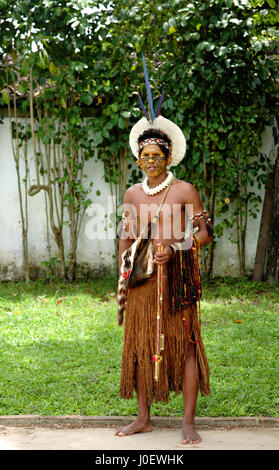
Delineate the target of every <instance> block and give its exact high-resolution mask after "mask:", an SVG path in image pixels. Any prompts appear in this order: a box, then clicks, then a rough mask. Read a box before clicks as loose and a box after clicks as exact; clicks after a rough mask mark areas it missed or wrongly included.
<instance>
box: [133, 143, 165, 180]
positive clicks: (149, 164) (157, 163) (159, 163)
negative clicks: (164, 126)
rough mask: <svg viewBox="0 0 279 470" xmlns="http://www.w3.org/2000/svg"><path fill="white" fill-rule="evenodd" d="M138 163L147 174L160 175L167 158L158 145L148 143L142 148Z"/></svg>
mask: <svg viewBox="0 0 279 470" xmlns="http://www.w3.org/2000/svg"><path fill="white" fill-rule="evenodd" d="M138 165H139V166H140V168H141V169H142V170H143V171H145V173H146V174H147V176H152V177H155V176H159V175H161V174H162V173H163V172H164V171H165V170H166V167H167V165H168V160H167V158H166V156H165V154H164V152H163V151H162V150H161V149H160V147H159V145H156V144H150V145H146V147H144V148H143V149H142V152H141V156H140V158H139V160H138Z"/></svg>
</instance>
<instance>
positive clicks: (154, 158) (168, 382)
mask: <svg viewBox="0 0 279 470" xmlns="http://www.w3.org/2000/svg"><path fill="white" fill-rule="evenodd" d="M151 114H152V113H151ZM145 115H146V117H144V118H142V119H141V120H140V121H138V123H136V124H135V125H134V127H133V129H132V131H131V134H130V146H131V148H132V151H133V153H134V155H135V156H136V158H137V163H138V165H139V166H140V168H141V169H142V170H143V171H144V172H145V173H146V178H145V180H144V182H143V183H139V184H135V185H134V186H132V187H131V188H129V189H128V190H127V191H126V194H125V197H124V208H125V207H132V208H133V209H134V210H133V211H129V210H128V211H125V213H124V217H123V227H124V228H123V234H122V235H123V236H121V237H120V245H119V268H120V272H121V265H122V263H123V259H122V258H123V254H125V253H126V250H128V249H129V248H130V247H131V245H132V244H133V243H134V241H135V238H136V237H137V236H138V234H139V233H140V231H141V228H142V226H143V225H144V224H146V223H147V222H149V221H150V220H152V219H153V218H154V214H155V212H156V210H157V209H158V206H159V205H160V203H161V200H162V198H163V195H164V193H165V191H166V188H168V186H169V184H170V186H169V189H168V193H167V195H166V199H165V201H164V204H163V206H162V210H161V211H160V214H159V218H158V223H157V227H156V231H155V234H153V240H152V243H153V249H154V271H153V274H152V275H151V277H150V279H148V280H147V281H145V282H144V283H143V284H142V285H140V286H138V287H135V288H130V289H128V297H127V303H126V307H125V308H126V314H125V324H124V344H123V353H122V371H121V384H120V396H121V397H122V398H127V399H128V398H132V397H133V390H134V388H135V389H136V392H137V400H138V416H137V418H136V420H135V421H134V422H133V423H132V424H130V425H128V426H126V427H124V428H122V429H120V430H118V431H117V432H116V433H115V435H117V436H119V437H122V436H127V435H131V434H135V433H138V432H148V431H151V430H152V427H151V421H150V405H151V403H152V402H153V401H163V402H167V401H168V399H169V392H170V390H174V391H176V393H179V392H180V391H181V390H182V392H183V397H184V418H183V439H182V443H183V444H188V443H189V444H196V443H198V442H200V436H199V434H198V433H197V432H196V429H195V424H194V417H195V409H196V401H197V394H198V389H200V392H201V393H202V395H206V394H208V393H209V367H208V363H207V359H206V355H205V351H204V347H203V343H202V340H201V337H200V331H199V327H198V318H197V317H198V312H197V305H196V303H195V302H193V303H191V302H190V304H189V305H188V303H187V302H186V303H185V302H184V303H182V307H181V306H180V308H179V309H178V308H176V311H175V314H174V315H172V314H171V311H170V310H171V309H170V300H171V299H170V297H169V292H174V290H173V289H172V290H171V289H170V288H171V286H172V283H175V282H176V280H177V279H176V278H177V277H178V276H179V273H178V272H177V273H176V272H175V273H174V274H172V273H171V271H170V270H169V269H168V266H170V264H171V262H172V260H173V259H174V258H175V256H176V254H175V251H176V249H177V247H179V249H181V248H182V249H185V242H184V235H185V230H186V221H185V219H187V217H189V214H187V210H186V208H189V207H190V208H192V211H193V215H195V214H201V213H202V205H201V201H200V197H199V194H198V192H197V191H196V189H195V188H194V187H193V186H192V185H191V184H189V183H186V182H184V181H181V180H177V179H175V178H174V177H173V175H172V173H171V172H170V171H168V169H167V167H168V166H169V165H171V164H172V165H174V166H175V165H177V164H178V163H179V162H180V161H181V160H182V158H183V156H184V153H185V150H186V141H185V138H184V135H183V133H182V131H181V129H180V128H179V127H178V126H176V125H175V124H174V123H172V122H171V121H169V120H168V119H166V118H164V117H163V116H158V115H156V116H154V114H153V119H152V118H151V119H148V116H147V114H146V113H145ZM153 220H154V219H153ZM205 220H208V219H206V217H205V214H204V212H203V216H202V217H201V218H199V217H198V224H197V229H199V231H198V233H197V234H196V239H198V241H199V244H200V245H204V244H206V243H208V242H210V241H211V239H212V237H211V233H210V231H208V228H207V225H206V223H205ZM179 242H183V243H184V245H181V244H179ZM160 246H162V247H163V251H160V250H159V247H160ZM183 247H184V248H183ZM193 248H194V247H193ZM190 250H191V248H190ZM188 252H190V251H189V245H188ZM188 252H187V253H188ZM177 253H178V256H180V255H179V252H177ZM185 253H186V251H185ZM191 253H193V252H191ZM179 259H180V258H179ZM181 259H182V257H181ZM158 266H162V269H163V278H162V283H163V284H162V286H163V311H162V318H161V320H160V321H161V323H162V325H161V328H162V332H163V333H164V347H163V351H162V353H161V357H160V364H159V377H158V380H156V378H155V377H154V361H153V359H154V358H155V359H154V360H157V359H158V360H159V358H158V357H156V354H155V351H156V341H157V342H158V334H157V333H158V331H157V328H156V325H157V323H156V321H157V320H156V309H157V301H158V291H157V272H158ZM184 271H185V269H184ZM181 273H182V272H181ZM190 274H191V273H190ZM190 288H191V286H190V285H188V286H186V285H184V289H185V296H186V290H187V289H188V290H189V289H190ZM179 301H180V300H179ZM157 318H158V317H157ZM152 358H153V359H152Z"/></svg>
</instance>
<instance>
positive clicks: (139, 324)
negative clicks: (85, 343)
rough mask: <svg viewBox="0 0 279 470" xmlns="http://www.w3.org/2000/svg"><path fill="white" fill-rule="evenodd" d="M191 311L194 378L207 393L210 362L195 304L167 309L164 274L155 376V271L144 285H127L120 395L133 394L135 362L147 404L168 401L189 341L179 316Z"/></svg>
mask: <svg viewBox="0 0 279 470" xmlns="http://www.w3.org/2000/svg"><path fill="white" fill-rule="evenodd" d="M187 314H188V315H190V318H191V329H192V340H195V339H198V338H199V340H198V342H197V343H195V351H196V372H197V381H198V385H199V390H200V393H201V395H208V394H209V391H210V390H209V366H208V362H207V358H206V354H205V350H204V345H203V342H202V339H201V338H200V331H199V325H198V319H197V307H196V305H191V306H189V308H188V311H187V312H186V311H185V310H183V311H179V312H177V313H176V314H175V315H170V313H169V298H168V279H167V274H166V272H165V271H164V275H163V313H162V320H161V330H162V333H163V334H164V350H163V351H162V353H161V355H162V360H161V361H160V366H159V380H158V381H155V380H154V364H155V363H154V361H153V355H154V354H156V341H157V271H154V273H153V275H152V277H151V279H149V280H148V281H146V282H145V283H144V284H143V285H141V286H139V287H135V288H133V289H129V291H128V297H127V307H126V314H125V320H124V343H123V352H122V369H121V381H120V397H121V398H127V399H128V398H133V393H134V390H135V387H136V382H135V375H136V366H138V368H139V376H140V381H141V389H142V391H143V393H144V396H145V398H146V401H147V403H148V405H151V403H152V402H153V401H155V402H158V401H162V402H165V403H166V402H168V400H169V393H170V391H171V390H173V391H175V392H176V393H177V394H178V393H179V392H181V391H182V374H183V370H184V365H185V361H186V354H187V346H188V344H189V341H188V338H187V335H186V332H185V329H184V324H183V320H182V318H183V317H185V315H187Z"/></svg>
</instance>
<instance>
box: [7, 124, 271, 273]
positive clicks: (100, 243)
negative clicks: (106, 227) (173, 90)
mask: <svg viewBox="0 0 279 470" xmlns="http://www.w3.org/2000/svg"><path fill="white" fill-rule="evenodd" d="M272 145H273V139H272V134H271V129H270V128H269V129H267V130H266V132H265V133H264V135H263V145H262V149H261V150H262V151H263V152H265V153H268V152H269V151H270V150H271V147H272ZM29 151H30V155H31V154H32V152H31V149H29ZM22 163H23V162H22ZM30 173H31V174H30V183H31V184H33V183H34V182H35V179H34V168H30ZM85 174H87V175H88V179H87V180H88V183H89V182H90V181H93V183H94V184H93V187H92V190H91V194H90V195H89V197H90V198H91V199H92V201H93V202H94V203H98V204H99V205H100V206H103V207H107V200H108V197H109V196H110V190H109V185H108V184H107V183H105V181H104V177H103V164H102V162H100V161H98V160H97V159H91V160H90V161H89V162H87V164H86V169H85ZM97 190H100V192H101V195H100V196H97V195H96V191H97ZM28 211H29V230H28V246H29V263H30V266H31V272H32V273H33V276H40V275H42V273H43V271H44V269H45V268H43V267H42V265H41V264H40V263H41V261H43V260H45V261H47V260H48V259H49V254H48V250H47V244H48V242H47V236H46V215H45V203H44V193H43V192H42V191H41V192H40V193H38V194H37V195H35V196H33V197H30V196H28ZM88 213H89V214H86V215H85V218H84V221H83V224H82V227H81V232H80V238H79V244H78V251H77V257H78V263H79V265H81V266H83V265H84V263H88V265H89V268H90V269H91V270H92V271H94V272H96V273H100V274H102V273H103V272H104V267H107V268H109V269H110V268H111V267H112V265H113V258H112V255H113V254H114V241H113V240H112V239H108V234H107V233H106V235H105V239H104V240H103V239H101V240H100V239H99V240H98V239H91V238H90V234H92V220H93V216H94V214H92V212H90V210H89V211H88ZM260 215H261V214H259V217H258V219H256V220H255V219H249V224H248V237H247V268H248V270H250V271H252V269H253V263H254V257H255V250H256V244H257V237H258V230H259V225H260ZM94 221H96V217H95V218H94ZM50 233H51V256H57V257H58V251H57V247H56V244H55V241H54V237H53V235H52V232H51V231H50ZM65 239H66V250H65V251H66V252H67V248H68V245H69V237H68V229H67V227H66V228H65ZM237 263H238V261H237V248H236V245H234V244H231V243H230V242H229V241H228V238H227V236H226V235H225V236H223V237H222V238H221V239H219V240H218V242H217V246H216V249H215V258H214V275H216V276H224V275H237V274H238V264H237ZM22 265H23V256H22V235H21V219H20V211H19V199H18V187H17V177H16V170H15V162H14V159H13V155H12V149H11V140H10V131H9V122H8V119H7V118H4V120H3V124H0V280H9V279H20V278H23V269H22Z"/></svg>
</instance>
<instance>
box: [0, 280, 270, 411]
mask: <svg viewBox="0 0 279 470" xmlns="http://www.w3.org/2000/svg"><path fill="white" fill-rule="evenodd" d="M115 292H116V281H115V279H113V278H109V277H107V278H104V279H99V280H90V281H87V282H78V283H75V284H67V283H59V282H57V283H55V284H47V283H45V282H44V281H33V282H30V283H28V284H25V283H24V282H18V283H15V282H7V283H1V284H0V415H11V414H41V415H60V414H69V415H72V414H81V415H87V416H89V415H102V416H105V415H106V416H108V415H133V414H136V413H137V401H136V397H135V398H133V399H132V400H121V399H120V398H119V380H120V370H121V352H122V340H123V330H122V328H119V327H118V326H117V305H116V299H115V296H114V295H115ZM201 307H202V337H203V341H204V344H205V348H206V352H207V355H208V360H209V364H210V369H211V394H210V396H208V397H201V396H200V395H199V397H198V403H197V416H278V405H279V398H278V390H279V374H278V356H279V354H278V353H279V347H278V345H279V330H278V318H279V286H278V285H277V286H271V285H269V284H267V283H255V282H251V281H247V280H245V281H242V282H241V281H237V280H232V279H223V280H216V281H214V282H213V281H211V282H207V283H204V289H203V300H202V302H201ZM151 412H152V414H153V415H161V416H163V415H165V416H166V415H168V416H182V415H183V398H182V395H181V394H180V395H177V396H176V395H175V394H173V393H172V394H171V398H170V401H169V403H168V404H161V403H157V404H154V405H153V406H152V409H151Z"/></svg>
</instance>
